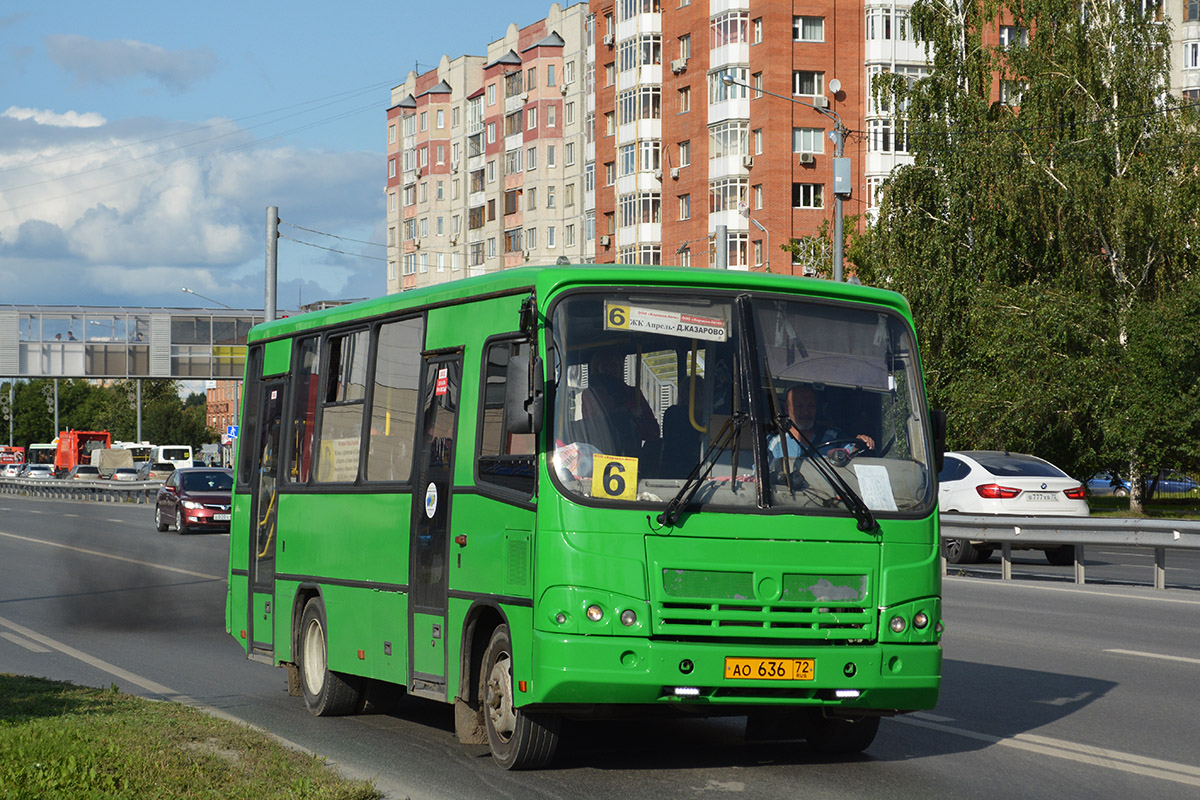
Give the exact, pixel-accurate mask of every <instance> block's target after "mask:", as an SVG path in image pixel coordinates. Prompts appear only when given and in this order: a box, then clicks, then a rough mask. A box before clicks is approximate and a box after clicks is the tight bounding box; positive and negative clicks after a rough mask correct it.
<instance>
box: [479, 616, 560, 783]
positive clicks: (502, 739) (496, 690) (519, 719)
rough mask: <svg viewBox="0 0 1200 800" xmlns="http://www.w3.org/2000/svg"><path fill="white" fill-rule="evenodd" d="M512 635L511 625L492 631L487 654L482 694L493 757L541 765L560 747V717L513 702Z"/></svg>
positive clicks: (509, 765)
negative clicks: (529, 710)
mask: <svg viewBox="0 0 1200 800" xmlns="http://www.w3.org/2000/svg"><path fill="white" fill-rule="evenodd" d="M512 649H513V648H512V637H511V636H510V634H509V630H508V626H507V625H501V626H500V627H498V628H496V630H495V631H494V632H493V633H492V639H491V641H490V642H488V646H487V650H486V651H484V654H483V669H482V670H480V676H479V698H480V701H481V702H482V704H483V718H484V726H485V727H486V728H487V739H488V747H490V748H491V751H492V758H494V759H495V760H496V763H498V764H499V765H500V766H501V767H503V768H504V769H538V768H540V767H544V766H546V765H547V764H549V763H550V761H551V760H552V759H553V758H554V752H555V750H557V749H558V738H559V725H560V720H559V718H558V717H557V716H554V715H551V714H529V713H526V712H525V711H522V710H521V709H520V708H517V707H516V706H515V705H514V704H513V679H512V661H513V656H512Z"/></svg>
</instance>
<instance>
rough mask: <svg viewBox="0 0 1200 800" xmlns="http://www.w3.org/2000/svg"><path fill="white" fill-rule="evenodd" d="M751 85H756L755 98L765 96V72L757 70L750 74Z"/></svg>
mask: <svg viewBox="0 0 1200 800" xmlns="http://www.w3.org/2000/svg"><path fill="white" fill-rule="evenodd" d="M750 85H751V86H753V87H754V99H755V100H757V99H758V98H760V97H762V96H763V74H762V73H761V72H756V73H754V74H753V75H751V76H750Z"/></svg>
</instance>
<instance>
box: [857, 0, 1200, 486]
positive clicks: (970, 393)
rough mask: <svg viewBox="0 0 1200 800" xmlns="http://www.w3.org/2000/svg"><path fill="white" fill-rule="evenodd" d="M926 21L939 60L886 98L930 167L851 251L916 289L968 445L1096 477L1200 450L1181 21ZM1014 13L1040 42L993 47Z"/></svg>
mask: <svg viewBox="0 0 1200 800" xmlns="http://www.w3.org/2000/svg"><path fill="white" fill-rule="evenodd" d="M912 20H913V25H914V29H915V30H916V32H917V34H918V36H919V37H920V38H921V39H923V40H925V41H926V42H927V43H928V45H929V53H930V58H931V66H932V71H931V75H930V76H929V77H928V78H923V79H921V80H918V81H912V82H909V81H907V80H905V78H904V77H903V76H897V75H892V76H884V77H882V78H881V79H880V80H878V81H876V83H875V86H874V91H876V92H877V100H878V102H882V103H887V104H890V105H891V107H892V108H896V109H900V110H902V112H903V117H904V123H903V125H902V126H900V128H901V130H900V131H899V132H898V135H899V136H903V137H905V139H906V141H907V143H908V145H909V149H910V151H911V152H912V153H913V156H914V163H913V164H912V165H911V166H906V167H903V168H901V169H899V170H897V171H896V173H895V174H894V175H893V176H892V177H891V178H890V179H889V180H888V181H887V183H886V184H885V187H884V191H883V194H882V197H881V203H880V213H879V216H878V217H877V219H876V221H875V222H874V223H873V224H871V225H869V226H868V227H867V228H866V229H865V231H864V232H863V234H862V235H861V236H858V237H856V238H855V239H854V240H853V242H852V245H851V250H850V256H851V259H852V260H853V261H854V262H855V264H856V265H857V267H858V272H859V275H860V276H861V277H862V279H863V280H864V282H867V283H871V284H875V285H881V286H887V287H889V288H893V289H897V290H899V291H901V292H903V293H904V294H905V295H906V296H907V297H908V299H909V302H910V303H911V304H912V307H913V311H914V314H915V316H916V319H917V324H918V333H919V335H920V338H921V342H922V347H923V350H924V353H925V359H926V368H927V373H928V379H929V390H930V395H931V397H932V398H933V401H934V402H935V403H936V404H939V405H942V406H943V407H945V408H946V409H947V410H948V411H949V412H950V418H951V425H950V442H951V444H952V445H953V446H957V447H1000V448H1011V449H1014V450H1015V449H1021V450H1028V451H1032V452H1034V453H1037V454H1039V455H1043V456H1045V457H1047V458H1050V459H1051V460H1054V461H1056V462H1058V463H1060V465H1061V466H1063V467H1064V468H1065V469H1067V470H1068V471H1071V472H1073V473H1074V474H1076V475H1079V476H1084V475H1087V474H1089V473H1090V472H1091V471H1093V470H1095V469H1097V468H1099V467H1109V468H1120V467H1123V468H1124V469H1123V470H1122V471H1125V472H1129V473H1132V475H1133V477H1134V478H1137V477H1138V476H1139V475H1142V474H1146V473H1148V472H1150V471H1153V470H1155V469H1157V468H1158V467H1160V466H1164V465H1171V466H1177V465H1182V466H1189V467H1193V468H1194V467H1196V466H1197V465H1200V452H1198V450H1197V445H1196V444H1194V443H1195V442H1197V441H1198V440H1200V359H1198V358H1197V357H1196V353H1195V352H1193V351H1194V348H1193V347H1191V346H1190V345H1189V343H1187V342H1183V341H1179V339H1180V338H1181V337H1187V336H1188V335H1189V334H1188V332H1189V331H1191V330H1193V329H1194V328H1195V326H1196V325H1197V323H1198V322H1200V316H1197V314H1200V299H1198V298H1200V278H1198V276H1197V273H1196V266H1197V263H1196V255H1195V254H1196V253H1197V252H1200V251H1198V249H1197V248H1198V247H1200V237H1198V228H1197V219H1196V215H1197V212H1198V210H1200V203H1198V202H1197V201H1198V200H1200V173H1198V171H1197V167H1198V166H1200V165H1198V164H1197V160H1198V159H1197V155H1198V148H1197V142H1196V140H1195V133H1194V131H1195V126H1196V122H1197V115H1196V113H1195V109H1193V108H1191V107H1189V106H1184V105H1182V104H1181V103H1180V102H1179V100H1178V99H1177V98H1174V97H1172V96H1170V95H1169V94H1167V93H1166V92H1165V91H1164V90H1163V87H1166V86H1169V85H1170V81H1169V73H1168V62H1167V56H1168V52H1169V31H1168V30H1167V28H1166V26H1165V25H1162V24H1159V23H1156V22H1155V21H1154V20H1153V18H1152V17H1150V16H1147V15H1145V14H1144V13H1143V11H1142V5H1141V4H1140V3H1139V2H1136V1H1134V2H1129V1H1128V0H1120V1H1119V2H1109V0H1084V2H1083V4H1082V6H1081V5H1080V3H1079V2H1078V0H917V2H916V4H915V5H914V6H913V11H912ZM1001 20H1004V21H1005V24H1011V25H1013V26H1014V27H1016V28H1019V29H1024V30H1025V31H1026V32H1027V38H1025V39H1022V38H1021V37H1014V41H1013V43H1011V44H1010V45H1009V46H1007V47H1001V46H999V45H992V44H989V43H987V41H990V39H989V40H985V36H984V32H985V31H989V32H995V31H996V30H997V29H998V27H997V26H998V25H999V23H1000V22H1001ZM997 95H999V96H1000V97H1003V98H1004V99H1005V101H1006V102H999V101H997V99H996V98H997ZM1164 355H1166V356H1167V359H1164V357H1163V356H1164ZM1136 485H1137V482H1136V480H1135V486H1136ZM1141 499H1142V498H1141V494H1140V492H1138V491H1136V490H1135V496H1134V498H1133V499H1132V502H1133V507H1134V508H1135V509H1136V508H1139V507H1140V502H1141Z"/></svg>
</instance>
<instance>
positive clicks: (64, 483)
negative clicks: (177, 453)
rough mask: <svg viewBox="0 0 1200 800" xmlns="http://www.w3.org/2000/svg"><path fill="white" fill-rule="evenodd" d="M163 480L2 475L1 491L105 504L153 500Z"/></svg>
mask: <svg viewBox="0 0 1200 800" xmlns="http://www.w3.org/2000/svg"><path fill="white" fill-rule="evenodd" d="M160 486H162V481H77V480H65V479H60V478H0V494H16V495H25V496H26V497H46V498H54V499H59V500H94V501H97V502H102V503H151V502H153V501H154V498H155V497H157V496H158V487H160Z"/></svg>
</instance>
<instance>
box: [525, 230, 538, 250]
mask: <svg viewBox="0 0 1200 800" xmlns="http://www.w3.org/2000/svg"><path fill="white" fill-rule="evenodd" d="M525 249H526V250H537V228H526V229H525Z"/></svg>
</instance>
